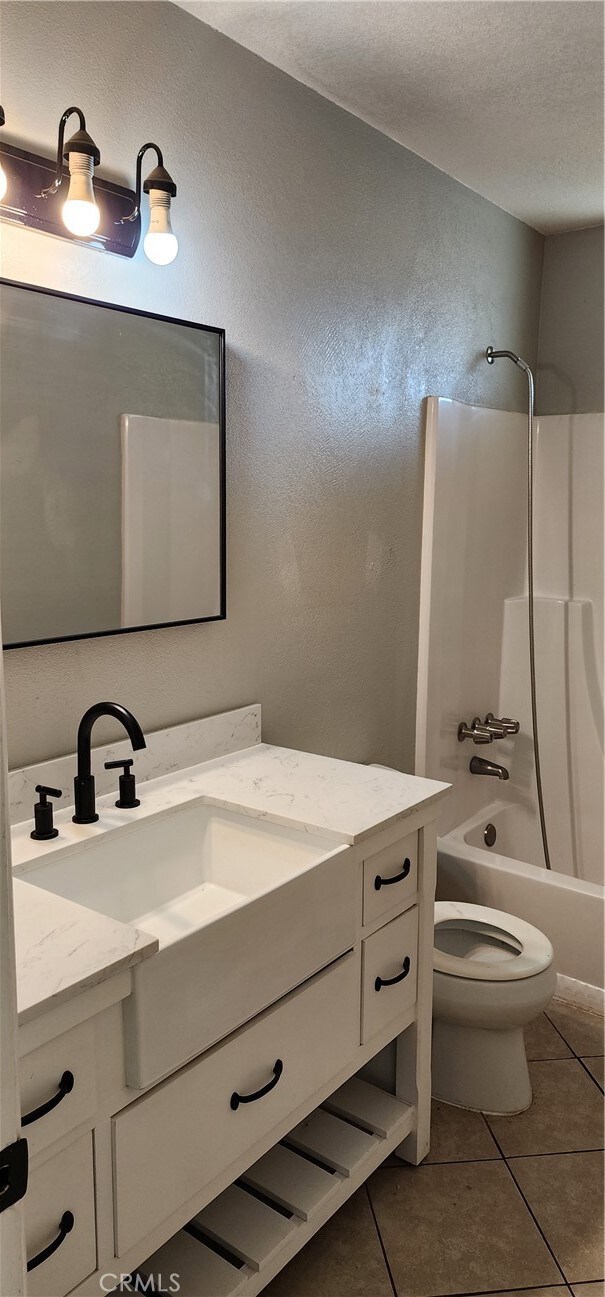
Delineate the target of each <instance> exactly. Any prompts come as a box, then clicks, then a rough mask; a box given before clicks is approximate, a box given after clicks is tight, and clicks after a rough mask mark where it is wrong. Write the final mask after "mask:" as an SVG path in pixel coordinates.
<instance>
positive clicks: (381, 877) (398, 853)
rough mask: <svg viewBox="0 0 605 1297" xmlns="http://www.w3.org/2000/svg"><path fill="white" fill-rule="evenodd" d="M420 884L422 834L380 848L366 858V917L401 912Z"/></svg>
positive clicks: (364, 886) (386, 915) (364, 869)
mask: <svg viewBox="0 0 605 1297" xmlns="http://www.w3.org/2000/svg"><path fill="white" fill-rule="evenodd" d="M417 886H418V834H417V833H410V835H409V837H407V838H403V839H402V840H401V841H399V842H394V843H393V844H392V846H390V847H385V848H384V850H383V851H377V852H376V854H375V855H373V856H369V857H368V859H367V860H364V862H363V921H364V924H368V923H373V922H374V921H375V920H376V919H380V918H381V917H383V916H384V917H385V918H387V917H388V916H389V915H391V914H399V913H400V912H401V910H403V909H404V908H405V906H406V904H407V903H408V902H409V899H410V897H412V896H413V895H414V893H415V891H416V888H417Z"/></svg>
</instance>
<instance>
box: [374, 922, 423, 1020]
mask: <svg viewBox="0 0 605 1297" xmlns="http://www.w3.org/2000/svg"><path fill="white" fill-rule="evenodd" d="M417 951H418V910H417V908H416V906H414V907H413V909H411V910H407V911H406V913H405V914H401V915H400V916H399V918H397V919H392V920H391V922H390V923H387V925H386V927H384V928H380V929H379V930H378V932H375V933H374V934H373V935H372V936H371V937H367V938H366V940H365V941H364V942H363V951H362V1014H361V1042H362V1044H364V1043H365V1042H366V1041H367V1040H371V1039H372V1036H375V1035H376V1033H377V1032H379V1031H382V1029H383V1028H384V1027H386V1026H387V1025H388V1023H389V1022H391V1021H393V1020H394V1019H395V1018H397V1017H399V1016H400V1015H401V1014H403V1013H405V1011H406V1010H407V1009H409V1008H410V1005H412V1004H413V1003H414V1001H415V999H416V956H417Z"/></svg>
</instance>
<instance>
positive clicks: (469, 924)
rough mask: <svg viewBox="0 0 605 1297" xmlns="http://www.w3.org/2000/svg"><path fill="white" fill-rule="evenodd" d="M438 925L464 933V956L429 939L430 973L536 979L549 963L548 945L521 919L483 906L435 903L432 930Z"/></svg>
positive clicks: (479, 978) (481, 978) (486, 979)
mask: <svg viewBox="0 0 605 1297" xmlns="http://www.w3.org/2000/svg"><path fill="white" fill-rule="evenodd" d="M438 929H440V930H441V931H442V932H443V933H446V932H447V931H448V929H449V930H451V932H452V933H456V932H458V933H462V934H466V942H467V950H466V952H465V953H464V954H453V953H451V952H449V951H446V950H441V949H439V947H438V946H437V944H436V942H435V943H434V949H433V961H434V963H433V966H434V969H435V972H436V973H445V974H447V976H449V977H460V978H466V979H472V980H474V981H480V982H514V981H519V980H520V979H521V978H526V977H535V976H536V974H538V973H541V972H543V971H544V970H545V969H547V968H549V967H550V965H551V964H552V961H553V948H552V946H551V944H550V941H549V940H548V937H545V936H544V933H543V932H540V931H539V929H538V928H534V927H533V925H532V924H531V923H526V922H525V920H524V919H518V918H516V917H515V916H514V915H512V914H506V913H505V912H504V911H503V910H492V909H489V907H488V906H486V905H471V904H466V903H462V902H459V901H436V902H435V932H436V933H437V930H438ZM473 938H476V940H475V941H473Z"/></svg>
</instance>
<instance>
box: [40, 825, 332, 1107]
mask: <svg viewBox="0 0 605 1297" xmlns="http://www.w3.org/2000/svg"><path fill="white" fill-rule="evenodd" d="M349 854H350V853H349V852H348V851H347V848H346V847H344V846H342V845H339V844H336V845H335V842H334V839H333V838H331V837H328V836H323V835H315V834H310V833H307V832H303V831H301V830H299V829H297V828H290V827H288V826H284V825H280V824H275V823H272V822H269V821H267V820H261V819H256V818H254V817H252V816H247V815H242V814H240V813H237V812H232V811H229V810H224V809H222V808H217V807H213V806H209V805H207V804H205V803H203V802H201V801H199V800H198V801H192V802H189V803H185V804H184V805H180V806H176V807H172V808H170V809H169V810H168V811H164V812H160V813H158V814H156V815H153V816H151V817H148V818H146V819H142V820H139V821H137V820H134V821H132V822H130V823H128V824H126V825H123V826H121V827H118V828H114V829H112V830H111V831H108V832H107V833H102V834H101V835H97V836H91V837H90V838H88V839H85V840H83V841H80V842H78V843H72V844H71V845H69V846H67V847H66V848H64V849H63V850H62V849H61V848H60V847H59V846H58V844H57V848H56V849H55V850H54V851H53V852H51V853H49V854H47V855H44V856H42V857H41V858H40V859H39V860H37V861H35V862H32V863H31V864H29V866H28V867H27V872H26V875H25V876H26V878H27V882H28V883H31V884H33V885H34V886H37V887H40V888H43V889H44V890H45V891H48V892H54V893H56V894H58V895H60V896H63V897H66V898H67V899H69V900H71V901H76V902H78V904H80V905H83V906H86V907H87V908H88V909H91V910H96V911H98V912H99V913H101V914H106V915H108V916H110V917H112V918H114V919H118V920H120V921H121V922H122V923H128V924H132V925H133V926H134V927H136V928H139V929H142V930H143V931H145V932H148V933H150V934H151V935H153V936H155V937H157V938H158V941H159V951H158V953H157V954H156V955H154V956H152V957H151V958H150V959H148V960H146V961H145V962H144V963H142V964H140V965H138V966H137V967H135V968H134V969H133V970H132V978H133V990H132V994H131V995H130V996H129V998H128V999H127V1000H126V1001H125V1002H124V1035H125V1049H126V1063H127V1082H128V1084H129V1085H131V1086H134V1087H137V1088H143V1087H146V1086H148V1085H151V1084H154V1083H155V1082H156V1081H158V1080H160V1079H161V1078H162V1077H164V1076H167V1075H168V1074H169V1073H170V1072H172V1071H174V1070H175V1068H177V1067H180V1066H182V1064H183V1063H186V1062H187V1061H189V1059H191V1058H194V1057H195V1056H196V1055H197V1054H199V1053H201V1051H202V1050H203V1049H206V1048H208V1047H209V1046H210V1045H212V1044H214V1043H216V1042H217V1041H218V1040H220V1039H222V1037H224V1036H226V1035H227V1034H229V1033H230V1032H231V1031H233V1030H234V1028H235V1027H237V1026H239V1025H240V1024H241V1023H243V1022H246V1021H247V1020H248V1019H249V1018H250V1017H251V1016H252V1015H253V1014H255V1013H257V1012H260V1010H262V1009H263V1008H265V1007H266V1006H267V1005H268V1004H271V1003H273V1002H274V1001H275V1000H276V998H278V997H279V996H280V995H282V994H286V992H287V991H289V990H291V989H292V988H293V987H295V986H297V985H299V984H300V982H301V981H303V980H304V978H306V977H310V976H311V975H312V974H313V973H315V972H317V971H318V969H319V968H322V967H323V966H325V965H326V964H327V963H329V962H330V961H331V960H332V959H335V958H337V956H338V955H340V954H342V953H343V951H345V950H347V949H348V948H349V947H350V946H351V945H352V944H353V942H354V940H355V899H356V898H355V889H354V887H352V886H351V877H350V871H351V865H350V863H349V859H348V857H349ZM335 913H336V914H338V915H339V918H338V919H337V920H336V922H335V921H334V917H333V915H334V914H335ZM329 914H331V915H332V918H331V920H330V922H327V920H326V918H325V916H326V915H329Z"/></svg>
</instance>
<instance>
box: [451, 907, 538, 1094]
mask: <svg viewBox="0 0 605 1297" xmlns="http://www.w3.org/2000/svg"><path fill="white" fill-rule="evenodd" d="M556 980H557V978H556V973H555V969H554V965H553V948H552V946H551V944H550V941H549V940H548V938H547V937H545V936H544V934H543V933H542V932H540V931H539V930H538V928H534V927H533V926H532V925H531V924H530V923H525V922H524V921H523V919H517V918H515V917H514V916H513V915H512V914H505V913H504V912H503V911H502V910H490V909H488V908H487V907H486V906H484V905H466V904H463V903H461V902H458V901H437V902H436V904H435V941H434V986H433V990H434V1007H433V1019H434V1021H433V1095H434V1097H435V1098H436V1099H442V1100H444V1101H445V1102H446V1103H451V1104H455V1105H456V1106H458V1107H460V1108H471V1109H474V1110H477V1111H479V1112H489V1113H500V1114H506V1113H513V1112H523V1110H524V1109H525V1108H528V1107H529V1105H530V1103H531V1085H530V1080H529V1072H528V1069H527V1059H526V1056H525V1044H524V1040H523V1027H524V1026H525V1025H526V1024H527V1023H528V1022H531V1021H532V1020H533V1019H534V1018H537V1017H538V1015H539V1014H540V1013H541V1012H542V1011H543V1010H544V1009H545V1008H546V1005H547V1004H548V1003H549V1001H550V999H551V997H552V995H553V992H554V990H555V986H556Z"/></svg>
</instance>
